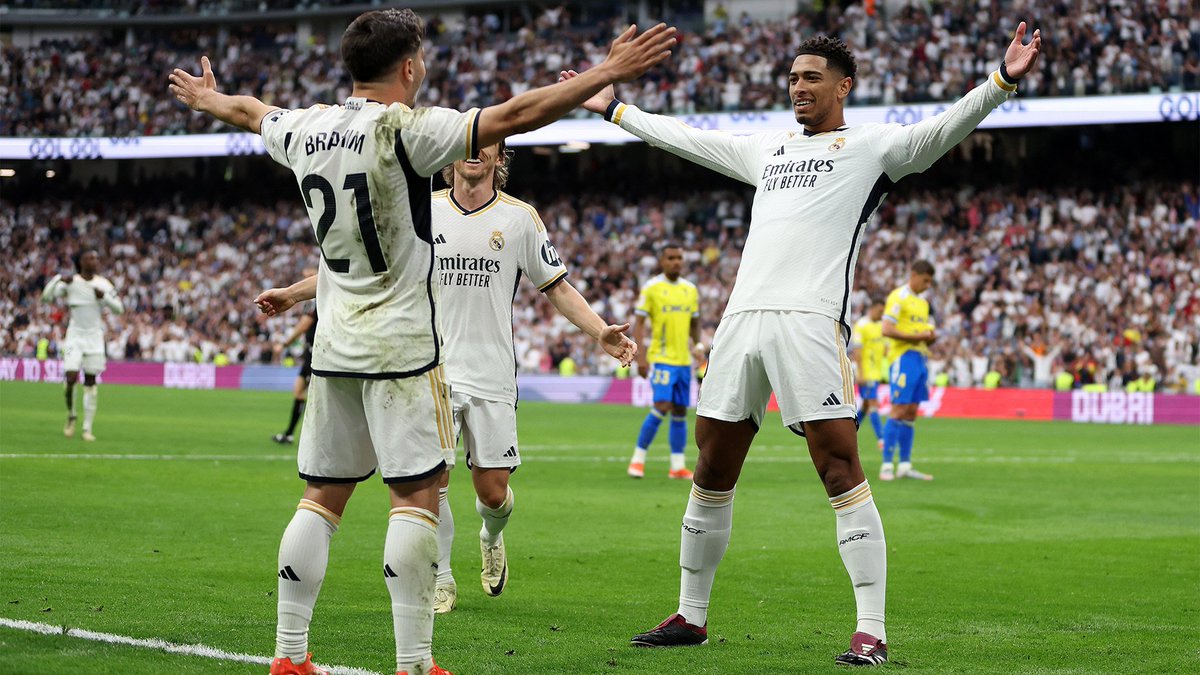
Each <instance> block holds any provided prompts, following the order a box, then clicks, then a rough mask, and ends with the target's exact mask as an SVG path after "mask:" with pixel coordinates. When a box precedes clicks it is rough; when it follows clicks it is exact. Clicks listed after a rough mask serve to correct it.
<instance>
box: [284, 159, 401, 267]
mask: <svg viewBox="0 0 1200 675" xmlns="http://www.w3.org/2000/svg"><path fill="white" fill-rule="evenodd" d="M342 189H343V190H353V191H354V206H355V213H356V215H357V217H358V231H359V234H360V235H361V236H362V244H363V247H364V248H365V249H366V250H367V260H369V261H370V263H371V271H372V272H374V273H375V274H382V273H383V272H386V271H387V269H388V267H387V261H386V260H384V257H383V249H382V247H380V245H379V232H378V231H377V230H376V229H375V215H374V214H373V213H371V192H370V190H369V189H368V188H367V174H365V173H352V174H350V175H348V176H346V180H345V181H344V182H343V183H342ZM313 190H316V191H318V192H320V193H321V197H322V199H323V200H324V202H325V207H324V208H325V210H324V212H322V213H321V217H320V218H318V219H317V245H318V246H320V247H321V257H322V258H324V259H325V264H326V265H328V266H329V269H330V270H332V271H334V272H340V273H342V274H346V273H348V272H350V259H349V258H330V257H329V256H327V255H325V238H326V237H328V236H329V230H330V229H331V228H332V227H333V226H334V224H335V223H336V221H337V216H338V213H337V201H336V200H337V195H336V194H335V193H334V190H333V185H332V184H330V182H329V181H328V180H326V179H325V177H324V176H321V175H319V174H315V173H310V174H308V175H307V176H305V177H304V180H302V181H300V191H301V192H302V193H304V204H305V206H307V207H308V208H310V209H311V208H312V207H313V198H312V192H313Z"/></svg>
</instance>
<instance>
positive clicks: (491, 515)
mask: <svg viewBox="0 0 1200 675" xmlns="http://www.w3.org/2000/svg"><path fill="white" fill-rule="evenodd" d="M475 510H476V511H478V512H479V515H481V516H483V528H481V529H480V530H479V540H480V541H482V542H483V543H485V544H487V545H488V546H495V545H496V542H498V541H500V533H501V532H504V526H505V525H508V517H509V516H511V515H512V510H513V491H512V488H511V487H510V488H508V493H507V494H506V495H504V503H503V504H501V505H500V506H499V507H497V508H494V509H493V508H490V507H489V506H488V505H487V504H484V503H483V502H482V501H480V500H479V498H478V497H476V498H475Z"/></svg>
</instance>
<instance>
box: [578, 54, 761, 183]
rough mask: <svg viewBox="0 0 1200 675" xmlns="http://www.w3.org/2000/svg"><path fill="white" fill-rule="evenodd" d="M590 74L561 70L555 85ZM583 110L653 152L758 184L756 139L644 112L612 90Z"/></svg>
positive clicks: (584, 105)
mask: <svg viewBox="0 0 1200 675" xmlns="http://www.w3.org/2000/svg"><path fill="white" fill-rule="evenodd" d="M593 70H594V69H593ZM590 72H592V71H591V70H585V71H583V72H582V73H578V72H576V71H574V70H564V71H561V72H560V73H559V74H558V81H559V82H573V81H575V80H577V79H579V78H581V77H586V76H587V75H588V73H590ZM583 107H584V109H586V110H588V111H590V112H594V113H597V114H600V115H604V119H605V120H607V121H609V122H612V123H613V124H616V125H617V126H619V127H621V128H622V129H624V130H625V131H628V132H629V133H631V134H633V135H634V136H637V137H638V138H640V139H642V140H643V141H646V142H647V143H649V144H650V145H653V146H654V147H656V148H662V149H663V150H666V151H667V152H669V153H671V154H673V155H678V156H680V157H682V158H684V159H686V160H688V161H690V162H695V163H696V164H699V165H701V166H703V167H706V168H709V169H712V170H713V171H716V172H717V173H721V174H724V175H726V176H729V177H730V178H736V179H737V180H740V181H742V182H743V183H749V184H750V185H755V184H757V183H758V173H759V168H760V166H759V161H758V160H757V159H756V156H757V155H758V153H756V152H755V150H756V149H757V148H758V144H759V142H758V139H757V137H755V136H734V135H733V134H730V133H726V132H723V131H715V130H703V129H696V128H694V127H690V126H688V125H686V124H683V123H682V122H680V121H679V120H676V119H675V118H672V117H667V116H665V115H655V114H652V113H648V112H644V111H642V110H639V109H638V108H636V107H634V106H632V105H627V104H625V103H622V102H621V101H618V100H617V99H616V97H615V95H614V92H613V88H612V87H611V86H609V87H605V88H604V89H601V90H600V92H599V93H597V94H596V95H595V96H592V97H591V98H589V99H587V101H585V102H584V104H583Z"/></svg>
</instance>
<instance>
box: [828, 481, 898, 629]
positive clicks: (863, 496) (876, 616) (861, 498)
mask: <svg viewBox="0 0 1200 675" xmlns="http://www.w3.org/2000/svg"><path fill="white" fill-rule="evenodd" d="M829 503H830V504H831V505H832V506H833V510H834V512H835V513H836V514H837V541H838V552H839V553H841V554H842V563H843V564H844V565H845V566H846V572H848V573H849V574H850V581H851V582H853V583H854V601H855V604H856V605H857V606H858V626H857V628H855V630H856V631H858V632H862V633H867V634H868V635H873V636H875V637H877V638H879V639H880V640H882V641H884V642H887V633H886V632H885V631H884V625H883V614H884V612H883V606H884V596H885V595H886V593H885V591H886V589H887V543H886V542H885V541H884V538H883V521H881V520H880V519H879V509H877V508H875V499H874V498H873V497H872V496H871V486H870V485H868V484H867V481H863V482H862V483H860V484H859V485H857V486H856V487H854V488H853V489H852V490H850V491H848V492H844V493H842V494H840V495H838V496H836V497H830V498H829Z"/></svg>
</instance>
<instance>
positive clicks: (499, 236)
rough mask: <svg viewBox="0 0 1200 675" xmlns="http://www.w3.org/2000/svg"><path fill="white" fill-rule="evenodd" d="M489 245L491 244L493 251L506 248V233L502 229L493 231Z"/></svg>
mask: <svg viewBox="0 0 1200 675" xmlns="http://www.w3.org/2000/svg"><path fill="white" fill-rule="evenodd" d="M488 246H491V247H492V250H493V251H499V250H500V249H502V248H504V233H502V232H501V231H500V230H495V231H493V232H492V238H491V239H489V240H488Z"/></svg>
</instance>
